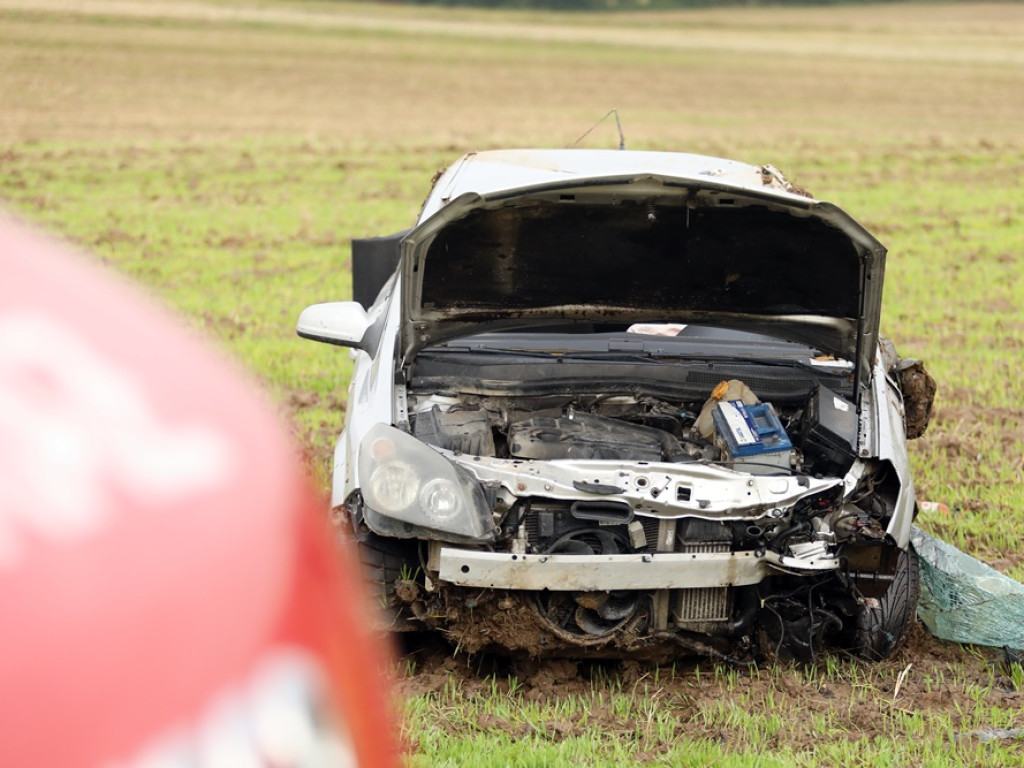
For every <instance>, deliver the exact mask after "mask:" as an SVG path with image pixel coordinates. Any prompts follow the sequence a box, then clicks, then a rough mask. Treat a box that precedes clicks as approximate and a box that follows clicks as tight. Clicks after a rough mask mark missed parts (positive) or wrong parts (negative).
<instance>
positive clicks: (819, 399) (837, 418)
mask: <svg viewBox="0 0 1024 768" xmlns="http://www.w3.org/2000/svg"><path fill="white" fill-rule="evenodd" d="M857 433H858V423H857V409H856V407H855V406H854V404H853V403H851V402H850V401H849V400H847V399H846V398H845V397H843V396H842V395H839V394H837V393H835V392H833V391H832V390H831V389H828V388H827V387H822V386H820V385H819V386H816V387H815V388H814V391H813V392H811V397H810V399H809V400H808V401H807V408H806V409H805V412H804V421H803V430H802V433H801V437H802V439H803V443H804V449H805V450H806V451H808V452H809V453H811V454H818V455H819V456H821V457H823V458H824V459H825V460H826V461H828V462H831V463H832V464H835V465H838V466H841V467H849V465H850V464H851V463H852V462H853V460H854V458H855V457H856V456H857Z"/></svg>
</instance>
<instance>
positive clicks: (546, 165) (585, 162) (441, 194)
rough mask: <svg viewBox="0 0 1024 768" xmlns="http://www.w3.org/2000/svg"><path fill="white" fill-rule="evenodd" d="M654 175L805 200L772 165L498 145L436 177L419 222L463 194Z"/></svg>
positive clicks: (669, 154)
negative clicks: (498, 146) (512, 147)
mask: <svg viewBox="0 0 1024 768" xmlns="http://www.w3.org/2000/svg"><path fill="white" fill-rule="evenodd" d="M640 176H657V177H660V178H677V179H680V180H681V181H689V182H697V183H699V184H700V185H702V186H704V185H709V184H713V185H714V186H716V187H719V188H721V187H728V188H733V189H736V190H737V191H747V192H756V193H758V194H761V195H764V194H769V195H773V196H778V197H779V198H781V199H786V200H792V199H793V198H800V199H802V200H803V201H804V202H807V200H808V199H809V198H810V196H809V195H807V194H806V193H805V192H803V190H800V189H798V188H797V187H795V186H794V185H792V184H791V183H790V182H788V181H787V180H786V179H785V177H784V176H783V175H782V174H781V173H780V172H779V171H778V170H777V169H776V168H774V167H773V166H770V165H751V164H749V163H743V162H739V161H737V160H726V159H724V158H719V157H709V156H706V155H694V154H686V153H681V152H648V151H641V150H614V149H502V150H492V151H487V152H471V153H469V154H467V155H464V156H463V157H461V158H460V159H459V160H458V161H457V162H455V163H454V164H453V165H452V166H451V167H450V168H448V170H446V171H445V172H444V173H443V174H442V175H441V176H440V177H439V178H438V180H437V183H436V184H435V185H434V188H433V189H432V190H431V192H430V195H429V196H428V197H427V200H426V202H425V203H424V206H423V211H422V213H421V215H420V220H421V221H423V220H425V219H427V218H429V217H430V216H432V215H433V214H434V213H436V212H437V211H438V210H439V209H441V208H442V207H444V206H445V205H446V204H447V203H448V202H449V201H451V200H454V199H456V198H458V197H460V196H462V195H465V194H477V195H481V196H484V197H487V196H490V195H494V194H497V193H501V192H505V191H511V190H516V189H523V188H527V187H536V186H547V185H559V186H560V185H571V184H572V183H573V182H574V181H582V180H584V179H595V178H609V179H612V178H623V177H631V178H636V177H640Z"/></svg>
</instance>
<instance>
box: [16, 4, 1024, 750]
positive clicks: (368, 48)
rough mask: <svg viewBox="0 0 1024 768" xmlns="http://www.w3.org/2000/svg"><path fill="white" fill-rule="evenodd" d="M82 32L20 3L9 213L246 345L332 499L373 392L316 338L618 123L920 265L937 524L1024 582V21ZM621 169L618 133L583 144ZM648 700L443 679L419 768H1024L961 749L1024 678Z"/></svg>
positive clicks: (721, 686) (961, 676) (637, 20)
mask: <svg viewBox="0 0 1024 768" xmlns="http://www.w3.org/2000/svg"><path fill="white" fill-rule="evenodd" d="M66 5H67V4H62V3H60V2H59V1H58V0H39V1H38V2H28V0H24V2H19V0H0V104H3V105H4V108H3V110H0V205H2V207H3V208H6V209H8V210H10V211H13V212H15V213H16V214H17V215H19V216H21V217H23V218H25V219H27V220H29V221H31V222H34V223H36V224H38V225H39V226H41V227H43V228H45V229H47V230H49V231H51V232H54V233H56V234H58V235H60V236H63V237H65V238H67V239H69V240H71V241H73V242H74V243H76V244H78V245H79V246H81V248H82V249H84V250H86V251H88V252H89V253H90V254H92V255H93V258H96V259H99V260H101V261H103V262H104V263H106V264H108V265H109V266H110V268H111V269H113V270H116V271H117V272H119V273H122V274H125V275H128V276H130V277H131V278H133V279H135V280H136V281H137V282H139V283H140V284H141V285H142V286H144V288H145V289H146V290H148V291H150V292H152V293H154V294H155V295H156V296H157V297H158V298H159V299H160V300H162V301H164V302H165V303H167V304H168V305H169V306H171V307H173V308H175V309H176V310H178V311H179V312H180V313H181V315H182V317H183V318H184V322H186V323H188V324H189V325H191V326H192V327H193V328H194V329H196V330H197V331H198V332H200V333H202V334H205V335H206V336H208V337H210V338H212V339H213V340H215V341H216V342H218V343H220V344H221V345H222V346H223V347H224V348H225V349H226V350H227V352H228V353H229V354H230V355H231V356H232V357H233V358H234V359H235V360H236V361H238V363H239V364H240V365H243V366H245V367H246V368H247V369H249V370H250V371H251V372H252V373H253V375H254V376H255V377H256V378H257V379H258V380H259V381H260V382H262V384H263V385H264V386H265V388H266V389H267V391H268V393H269V396H270V397H271V398H272V399H273V400H274V401H275V402H276V403H278V404H279V407H280V409H281V411H282V413H284V414H285V415H286V416H287V417H289V418H290V419H291V420H292V423H293V424H294V425H295V426H294V428H295V433H296V436H297V438H298V439H299V441H300V443H301V444H302V445H303V447H304V448H305V449H306V451H307V453H308V455H309V456H310V467H311V470H310V471H311V474H312V475H313V477H314V479H315V482H317V483H318V484H319V485H320V486H321V487H326V485H327V483H328V476H329V472H328V470H327V465H328V461H329V459H328V457H329V454H330V451H331V446H332V443H333V440H334V437H335V435H336V433H337V431H338V430H339V429H340V426H341V422H342V419H343V418H344V409H345V407H346V403H345V390H346V384H347V378H348V375H349V372H350V364H349V361H348V357H347V355H346V354H345V352H344V351H343V350H339V349H337V348H333V347H327V346H323V345H316V344H311V343H308V342H303V341H300V340H299V339H297V338H296V337H295V336H294V322H295V319H296V317H297V315H298V312H299V311H300V310H301V309H302V308H303V307H304V306H306V305H307V304H310V303H314V302H318V301H329V300H336V299H345V298H348V297H349V295H350V278H349V274H348V259H349V253H348V243H349V241H350V240H351V239H352V238H353V237H360V236H366V235H375V234H384V233H389V232H393V231H397V230H399V229H403V228H405V227H407V226H409V224H410V223H411V222H412V221H413V219H414V218H415V215H416V213H417V211H418V208H419V205H420V203H421V201H422V200H423V198H424V196H425V195H426V192H427V190H428V187H429V182H430V179H431V177H432V176H433V174H434V173H435V172H436V171H437V170H438V169H439V168H442V167H444V166H445V165H447V164H449V163H451V162H452V161H454V160H455V159H456V158H457V157H458V156H459V155H460V154H461V153H463V152H465V151H470V150H476V149H485V148H490V147H495V146H530V145H538V146H565V145H567V144H570V143H572V141H573V140H574V139H575V138H576V137H578V136H580V135H581V134H582V133H583V132H584V131H585V130H586V129H587V128H589V127H590V126H591V125H592V124H593V123H594V122H595V121H596V120H597V119H598V118H600V117H601V116H602V115H603V114H605V112H607V110H608V109H609V108H610V107H611V106H617V107H619V109H620V112H621V114H622V117H623V122H624V128H625V132H626V138H627V142H628V144H629V146H631V147H632V148H636V149H674V150H686V151H694V152H703V153H708V154H714V155H720V156H725V157H735V158H738V159H743V160H748V161H751V162H758V163H765V162H767V163H772V164H774V165H776V166H778V167H780V168H782V169H783V170H784V171H785V172H786V173H787V174H788V175H789V176H790V177H791V178H793V179H794V180H796V181H797V182H799V183H800V184H801V185H803V186H805V187H807V188H809V189H810V190H811V191H812V192H813V193H814V194H815V195H816V196H818V197H820V198H822V199H827V200H831V201H833V202H836V203H838V204H840V205H841V206H843V207H844V208H845V209H846V210H848V211H849V212H850V213H851V214H853V215H854V216H855V217H857V218H858V219H860V220H861V221H863V222H864V223H865V224H866V225H867V226H868V227H869V228H870V229H871V230H872V231H874V232H875V233H876V234H877V235H878V236H879V237H880V239H882V241H883V242H884V243H885V244H886V245H887V246H888V247H889V249H890V256H889V261H888V266H887V283H886V293H885V315H884V330H885V332H886V334H887V335H889V336H890V337H891V338H893V339H894V340H895V341H896V343H897V345H898V347H899V349H900V350H901V352H902V353H903V354H904V355H906V356H914V357H922V358H924V359H925V360H926V361H927V363H928V367H929V369H930V370H931V372H932V373H933V374H934V376H935V377H936V379H937V380H938V381H939V396H938V400H937V410H936V414H935V418H934V420H933V423H932V426H931V428H930V430H929V432H928V434H927V435H926V436H925V437H924V438H923V439H921V440H918V441H915V442H914V443H912V444H911V459H912V462H913V466H914V472H915V477H916V482H917V484H918V487H919V490H920V491H921V495H922V496H923V497H924V498H929V499H933V500H937V501H944V502H946V503H947V504H948V505H949V506H950V510H951V511H950V513H949V515H948V516H943V515H938V514H934V515H930V516H925V517H922V519H921V520H920V523H921V524H922V525H923V526H924V527H925V528H928V529H930V530H932V531H934V532H936V533H938V534H940V535H941V536H943V537H944V538H946V539H948V540H950V541H952V542H953V543H955V544H957V545H958V546H961V547H964V548H966V549H967V550H969V551H971V552H973V553H975V554H978V555H979V556H982V557H983V558H985V559H988V560H990V561H992V562H994V563H995V564H996V565H997V566H998V567H1000V568H1001V569H1002V570H1004V571H1006V572H1009V573H1011V574H1013V575H1015V576H1017V577H1018V578H1021V577H1024V557H1022V556H1021V555H1020V554H1019V552H1018V550H1019V543H1018V542H1019V539H1020V534H1019V531H1020V528H1019V527H1018V526H1020V525H1021V524H1022V523H1024V520H1022V517H1024V515H1022V512H1021V509H1022V508H1024V490H1022V489H1024V458H1022V457H1024V406H1022V405H1021V404H1022V403H1024V378H1022V376H1021V360H1022V350H1024V196H1022V195H1021V194H1020V178H1021V176H1022V173H1024V138H1021V135H1020V126H1021V125H1024V99H1021V98H1020V94H1021V93H1024V67H1022V66H1021V64H1022V57H1024V54H1021V51H1024V12H1022V11H1021V8H1022V7H1021V6H1019V5H1009V4H1008V5H969V6H960V5H941V6H934V7H923V6H902V5H886V6H879V7H876V8H859V9H855V8H841V9H828V8H820V9H803V10H802V11H800V12H795V11H789V10H784V9H752V10H747V9H732V10H728V11H724V10H723V11H699V12H671V13H665V14H656V15H651V14H646V15H645V14H618V15H610V14H600V15H586V14H579V15H572V16H571V17H567V16H562V15H557V14H544V13H538V12H527V13H521V14H517V13H510V12H501V13H487V12H481V11H462V10H459V11H449V10H443V9H438V8H430V9H416V8H396V7H384V6H382V7H371V6H351V5H346V4H341V3H323V2H308V3H285V2H282V1H280V0H268V1H267V2H260V3H258V4H257V3H256V2H255V1H254V0H253V2H247V0H219V1H217V2H213V1H211V2H203V1H202V0H196V1H195V2H191V3H143V2H127V3H117V4H115V3H107V2H105V0H93V1H92V2H91V3H89V4H87V5H86V10H85V11H83V12H74V13H72V12H67V11H65V10H62V9H63V8H64V7H65V6H66ZM616 143H617V136H616V135H615V134H614V130H613V128H612V127H611V125H610V124H605V125H602V126H600V127H599V128H597V129H596V130H595V131H594V132H593V133H591V134H590V136H589V137H588V138H587V140H586V141H585V142H584V144H585V145H586V146H614V145H615V144H616ZM911 662H913V664H914V667H913V669H912V670H911V672H910V673H909V674H908V676H907V682H906V685H905V687H904V689H903V692H902V693H901V696H900V698H899V699H897V700H896V701H895V702H894V701H893V690H894V685H895V681H896V679H897V677H898V675H899V673H900V672H901V671H903V670H904V669H905V668H906V665H907V664H908V663H911ZM409 665H410V666H415V662H414V661H410V662H409ZM634 671H635V670H634ZM628 672H629V671H628V670H615V669H613V670H610V671H608V672H606V673H602V674H598V675H596V676H593V677H592V678H591V679H590V681H589V682H587V683H585V684H583V685H582V687H581V686H580V684H574V685H569V686H561V687H558V688H556V689H555V692H554V693H551V691H547V692H545V689H544V688H543V687H542V686H539V685H535V684H534V682H535V681H532V680H531V679H530V678H529V677H528V676H526V675H522V676H518V677H508V676H497V677H495V676H491V677H488V676H486V675H485V676H482V677H481V676H479V675H477V674H475V673H474V674H468V675H467V674H463V673H459V674H453V675H451V677H450V679H448V678H446V682H444V683H442V684H440V685H436V686H433V687H431V686H426V685H423V684H422V681H423V680H425V679H430V675H431V674H433V672H432V671H431V670H427V669H418V670H415V674H413V675H412V676H411V677H409V678H408V679H407V680H406V681H405V683H403V685H405V686H406V687H407V688H408V689H409V690H410V691H411V692H412V694H413V695H411V696H410V697H409V698H408V700H407V701H406V703H405V704H404V723H405V728H404V730H405V734H406V738H407V740H408V742H409V743H410V744H411V745H412V747H411V752H410V757H409V763H410V764H411V765H416V766H427V765H431V766H433V765H470V764H472V765H481V766H483V765H495V766H497V765H552V766H557V765H581V766H582V765H616V764H621V763H624V762H625V763H628V762H641V763H643V762H646V763H653V764H663V765H701V766H704V765H710V764H714V765H721V766H755V765H756V766H773V765H808V766H810V765H843V766H858V765H865V766H867V765H871V766H884V765H900V766H903V765H927V766H931V765H951V764H953V765H955V764H962V765H993V766H1000V765H1007V766H1009V765H1020V764H1021V763H1022V762H1024V760H1022V754H1021V748H1020V746H1019V745H1018V744H1017V743H1016V742H997V743H993V744H980V743H978V742H977V740H976V739H966V740H960V741H955V740H954V736H955V735H956V734H962V733H970V732H971V731H974V730H978V729H985V728H996V727H1006V728H1011V727H1021V726H1022V725H1024V716H1022V715H1021V711H1022V706H1021V705H1022V701H1024V700H1022V698H1021V685H1022V678H1021V673H1020V669H1019V665H1018V666H1017V668H1016V669H1010V670H1008V671H1004V670H1001V669H1000V668H999V667H997V666H994V665H993V663H992V662H991V661H990V658H989V656H988V654H986V653H984V652H972V651H970V650H963V651H961V650H960V649H958V648H955V647H950V646H947V645H944V644H938V643H934V642H932V643H931V644H929V643H927V642H924V641H921V642H918V643H916V644H915V645H914V646H913V647H912V648H911V649H910V650H908V651H905V652H903V655H901V656H900V657H899V658H898V659H897V660H895V661H894V662H893V663H891V664H883V665H863V664H858V663H854V662H851V661H849V660H846V659H841V658H836V657H828V658H826V659H824V660H822V661H821V662H820V663H819V664H818V665H817V666H816V667H811V668H806V669H793V668H789V667H784V666H779V667H770V668H767V669H764V670H755V671H754V672H752V673H746V672H742V673H741V672H738V671H736V670H730V669H726V668H723V667H717V666H708V665H706V664H705V665H701V666H697V667H684V666H679V667H677V668H670V669H650V670H644V671H643V674H642V675H640V676H639V679H637V676H636V675H631V674H628ZM410 686H411V687H410Z"/></svg>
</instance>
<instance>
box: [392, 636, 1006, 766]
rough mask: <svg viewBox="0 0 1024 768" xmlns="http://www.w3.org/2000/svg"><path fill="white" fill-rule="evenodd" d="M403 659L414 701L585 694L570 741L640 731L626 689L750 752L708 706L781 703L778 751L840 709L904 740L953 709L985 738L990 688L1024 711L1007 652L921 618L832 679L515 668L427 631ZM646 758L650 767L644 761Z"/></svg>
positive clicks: (530, 663)
mask: <svg viewBox="0 0 1024 768" xmlns="http://www.w3.org/2000/svg"><path fill="white" fill-rule="evenodd" d="M402 652H403V655H402V662H403V663H402V664H400V668H402V669H404V670H405V674H404V676H403V677H402V678H401V679H400V680H399V682H398V690H399V695H400V696H402V697H405V698H407V697H416V696H428V695H431V694H438V695H442V696H443V695H444V692H445V691H458V696H460V697H462V698H464V699H466V700H473V699H476V698H478V697H481V698H487V697H493V696H494V695H495V694H496V693H498V694H505V695H509V696H513V697H521V700H522V701H523V702H536V703H539V704H557V703H558V702H560V701H563V700H565V699H567V698H569V697H573V696H577V697H581V698H582V699H583V700H585V701H586V706H585V707H584V708H583V711H581V712H579V714H578V715H576V716H569V717H564V718H557V719H556V720H554V721H552V722H550V723H547V725H546V727H547V728H548V729H549V730H552V731H553V733H552V734H551V735H552V736H554V737H556V738H558V739H559V740H560V739H561V738H565V737H570V736H583V735H584V734H586V733H588V732H593V731H594V729H595V728H597V729H601V730H603V731H606V732H610V733H615V732H621V733H622V735H623V736H624V737H625V736H628V735H631V734H634V733H635V732H636V715H635V713H631V712H624V711H623V707H622V706H621V705H620V704H617V703H616V701H615V697H616V696H617V695H622V694H626V695H628V696H632V697H634V698H636V699H637V700H640V699H644V700H647V701H651V702H656V703H658V705H659V706H669V707H671V708H672V710H673V713H674V716H675V720H676V721H677V723H678V725H677V727H676V733H675V734H674V737H675V738H677V739H678V738H685V739H691V740H700V739H705V740H707V739H709V740H712V741H715V742H718V743H720V744H722V745H723V746H725V747H727V748H730V749H738V750H742V749H745V748H749V747H751V746H752V745H751V744H750V743H749V741H748V739H749V732H747V731H745V730H744V729H742V728H735V729H730V728H722V727H721V720H720V719H716V718H705V717H702V716H701V712H702V710H703V709H705V708H710V707H714V706H715V705H716V703H718V702H720V701H722V700H724V699H727V700H732V701H737V702H742V703H747V702H756V703H759V704H760V705H761V706H765V707H769V706H770V707H771V708H772V709H773V710H776V711H778V712H779V714H780V715H781V716H783V717H786V716H787V714H789V715H791V718H790V722H789V723H787V726H788V727H787V732H786V733H785V736H784V738H779V739H778V741H779V744H777V745H776V746H781V745H783V744H784V745H785V746H786V747H788V748H791V749H793V750H795V751H800V750H803V749H807V748H813V747H814V746H815V744H816V743H819V742H820V740H821V738H822V735H821V733H820V729H819V730H816V728H818V726H814V725H813V724H812V723H811V722H810V718H809V716H808V715H809V714H811V713H824V714H828V713H832V714H833V715H834V716H835V721H836V723H837V728H838V730H840V731H841V732H843V735H844V737H845V738H855V739H860V738H866V739H872V738H874V737H880V738H886V739H891V738H893V737H894V736H896V735H898V734H895V733H894V720H896V719H898V717H899V715H900V714H916V713H921V712H928V713H931V714H932V715H939V714H947V715H951V716H952V719H953V722H954V725H959V726H960V727H959V728H958V729H957V730H958V733H957V734H956V735H957V737H958V738H964V739H968V740H970V739H975V740H976V739H977V738H978V734H977V733H976V731H977V730H978V728H979V726H980V727H982V728H983V727H985V724H978V723H974V722H972V721H970V719H969V717H962V716H961V715H966V714H967V713H970V712H975V711H976V709H977V699H978V697H979V695H980V694H979V691H984V697H985V700H986V704H988V705H991V706H993V707H999V708H1003V709H1010V710H1018V711H1019V710H1024V692H1022V691H1020V690H1017V689H1016V688H1015V686H1014V682H1013V678H1012V676H1011V675H1012V666H1010V665H1008V663H1007V660H1006V654H1005V653H1004V652H1002V651H997V650H995V649H978V648H964V647H963V646H960V645H958V644H956V643H947V642H944V641H941V640H937V639H936V638H934V637H932V636H931V635H930V634H929V633H928V632H927V631H926V630H925V629H924V627H923V626H922V625H921V624H920V623H918V624H916V625H915V627H914V628H913V629H912V631H911V633H910V635H909V637H908V640H907V642H906V643H905V644H904V646H903V648H902V649H901V650H899V651H898V652H897V653H896V654H895V655H894V656H893V657H892V658H890V659H889V660H887V661H884V662H880V663H876V664H868V663H863V662H860V663H856V664H847V663H846V662H847V659H843V658H834V659H833V662H832V664H831V666H832V667H833V671H831V672H830V671H828V667H829V666H830V664H828V663H826V662H825V660H824V659H821V660H819V662H818V665H817V666H816V667H815V666H806V665H799V664H790V663H781V662H780V663H777V664H772V663H769V664H766V665H762V666H761V667H759V668H755V669H734V668H730V667H726V666H725V665H721V664H719V665H715V664H714V663H712V662H709V661H707V660H700V659H683V660H680V661H678V662H677V663H676V664H674V665H672V666H662V667H655V666H652V665H650V664H646V663H643V662H636V661H623V662H614V661H600V662H595V661H591V662H575V661H571V660H566V659H552V660H541V661H538V660H522V661H512V660H509V659H504V658H498V657H493V656H487V655H468V654H465V653H458V654H457V653H455V652H454V651H453V649H452V647H451V646H449V645H447V644H445V643H444V642H443V641H440V640H439V639H438V638H436V637H423V636H418V637H416V638H415V639H414V640H412V641H411V642H409V643H407V644H406V645H405V647H404V648H403V649H402ZM904 673H905V674H904ZM901 676H902V678H903V679H902V681H901V680H900V678H901ZM897 687H898V690H897ZM437 724H438V727H440V728H442V729H444V730H446V731H447V732H448V733H449V734H450V735H452V736H456V735H465V732H466V731H467V729H469V730H474V729H475V730H480V731H492V732H493V731H502V732H505V733H507V734H508V735H509V736H510V737H511V738H513V739H517V738H526V737H529V736H532V735H533V732H534V731H535V730H536V729H537V726H536V725H534V724H531V723H530V722H528V721H527V719H525V718H524V719H520V718H513V717H500V716H497V715H493V714H486V713H484V714H480V715H479V716H478V717H477V719H476V722H472V723H467V721H466V720H465V719H459V720H453V721H447V720H446V719H444V718H443V717H442V718H439V719H438V721H437ZM411 746H412V748H413V749H415V747H416V745H415V744H412V745H411ZM654 757H655V755H654V754H652V755H651V758H652V759H653V758H654ZM639 762H644V759H643V755H642V754H641V755H639Z"/></svg>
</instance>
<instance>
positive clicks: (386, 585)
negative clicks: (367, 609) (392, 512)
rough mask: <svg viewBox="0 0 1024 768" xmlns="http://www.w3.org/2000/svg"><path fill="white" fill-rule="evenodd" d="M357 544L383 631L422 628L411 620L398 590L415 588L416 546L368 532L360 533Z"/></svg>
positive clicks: (416, 575) (402, 540)
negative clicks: (378, 611)
mask: <svg viewBox="0 0 1024 768" xmlns="http://www.w3.org/2000/svg"><path fill="white" fill-rule="evenodd" d="M356 541H357V543H358V546H359V559H360V560H361V562H362V565H363V574H364V577H365V579H366V583H367V584H368V585H369V590H370V597H371V599H372V600H373V601H374V603H375V604H376V605H379V606H380V608H381V611H382V612H383V614H384V618H385V626H384V629H386V630H388V631H391V632H404V631H409V630H415V629H422V627H421V626H420V625H419V624H417V623H415V622H414V621H413V620H412V617H411V613H410V611H409V609H408V607H407V602H406V601H403V600H401V599H400V598H399V591H400V590H402V589H405V590H409V589H413V590H415V589H416V588H417V587H416V586H415V583H416V581H417V580H418V576H419V571H420V567H419V556H418V552H417V547H418V543H417V542H415V541H410V540H409V539H391V538H388V537H386V536H378V535H377V534H375V533H373V532H371V531H363V532H360V533H359V535H358V538H357V540H356Z"/></svg>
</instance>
